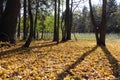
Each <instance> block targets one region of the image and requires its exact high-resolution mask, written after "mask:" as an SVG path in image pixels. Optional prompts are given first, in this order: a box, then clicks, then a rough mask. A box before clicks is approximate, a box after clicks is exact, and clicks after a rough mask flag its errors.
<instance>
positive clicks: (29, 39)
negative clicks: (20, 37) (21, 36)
mask: <svg viewBox="0 0 120 80" xmlns="http://www.w3.org/2000/svg"><path fill="white" fill-rule="evenodd" d="M28 14H29V18H30V34H29V37H28V39H27V41H26V43H25V44H24V45H23V47H29V46H30V43H31V41H32V38H33V15H32V11H31V0H28Z"/></svg>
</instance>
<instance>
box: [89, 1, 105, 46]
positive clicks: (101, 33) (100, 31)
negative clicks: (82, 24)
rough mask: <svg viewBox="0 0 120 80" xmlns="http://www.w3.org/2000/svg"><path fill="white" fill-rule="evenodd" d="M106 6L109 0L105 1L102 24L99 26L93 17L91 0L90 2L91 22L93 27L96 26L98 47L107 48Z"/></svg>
mask: <svg viewBox="0 0 120 80" xmlns="http://www.w3.org/2000/svg"><path fill="white" fill-rule="evenodd" d="M106 5H107V0H103V5H102V18H101V23H100V24H99V25H97V24H96V22H95V18H94V15H93V10H92V4H91V0H89V6H90V15H91V22H92V25H93V26H94V31H95V36H96V42H97V45H103V46H105V34H106Z"/></svg>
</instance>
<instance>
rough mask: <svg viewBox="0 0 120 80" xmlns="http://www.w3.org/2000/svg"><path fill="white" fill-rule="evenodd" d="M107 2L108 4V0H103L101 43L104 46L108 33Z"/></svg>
mask: <svg viewBox="0 0 120 80" xmlns="http://www.w3.org/2000/svg"><path fill="white" fill-rule="evenodd" d="M106 4H107V0H103V6H102V20H101V29H100V42H101V45H103V46H105V34H106Z"/></svg>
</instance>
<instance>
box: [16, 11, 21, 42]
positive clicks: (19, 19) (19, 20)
mask: <svg viewBox="0 0 120 80" xmlns="http://www.w3.org/2000/svg"><path fill="white" fill-rule="evenodd" d="M20 22H21V13H20V12H19V17H18V33H17V38H18V39H19V40H20Z"/></svg>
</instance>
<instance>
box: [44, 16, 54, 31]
mask: <svg viewBox="0 0 120 80" xmlns="http://www.w3.org/2000/svg"><path fill="white" fill-rule="evenodd" d="M45 26H46V31H47V32H53V29H54V16H53V15H50V16H46V19H45Z"/></svg>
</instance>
